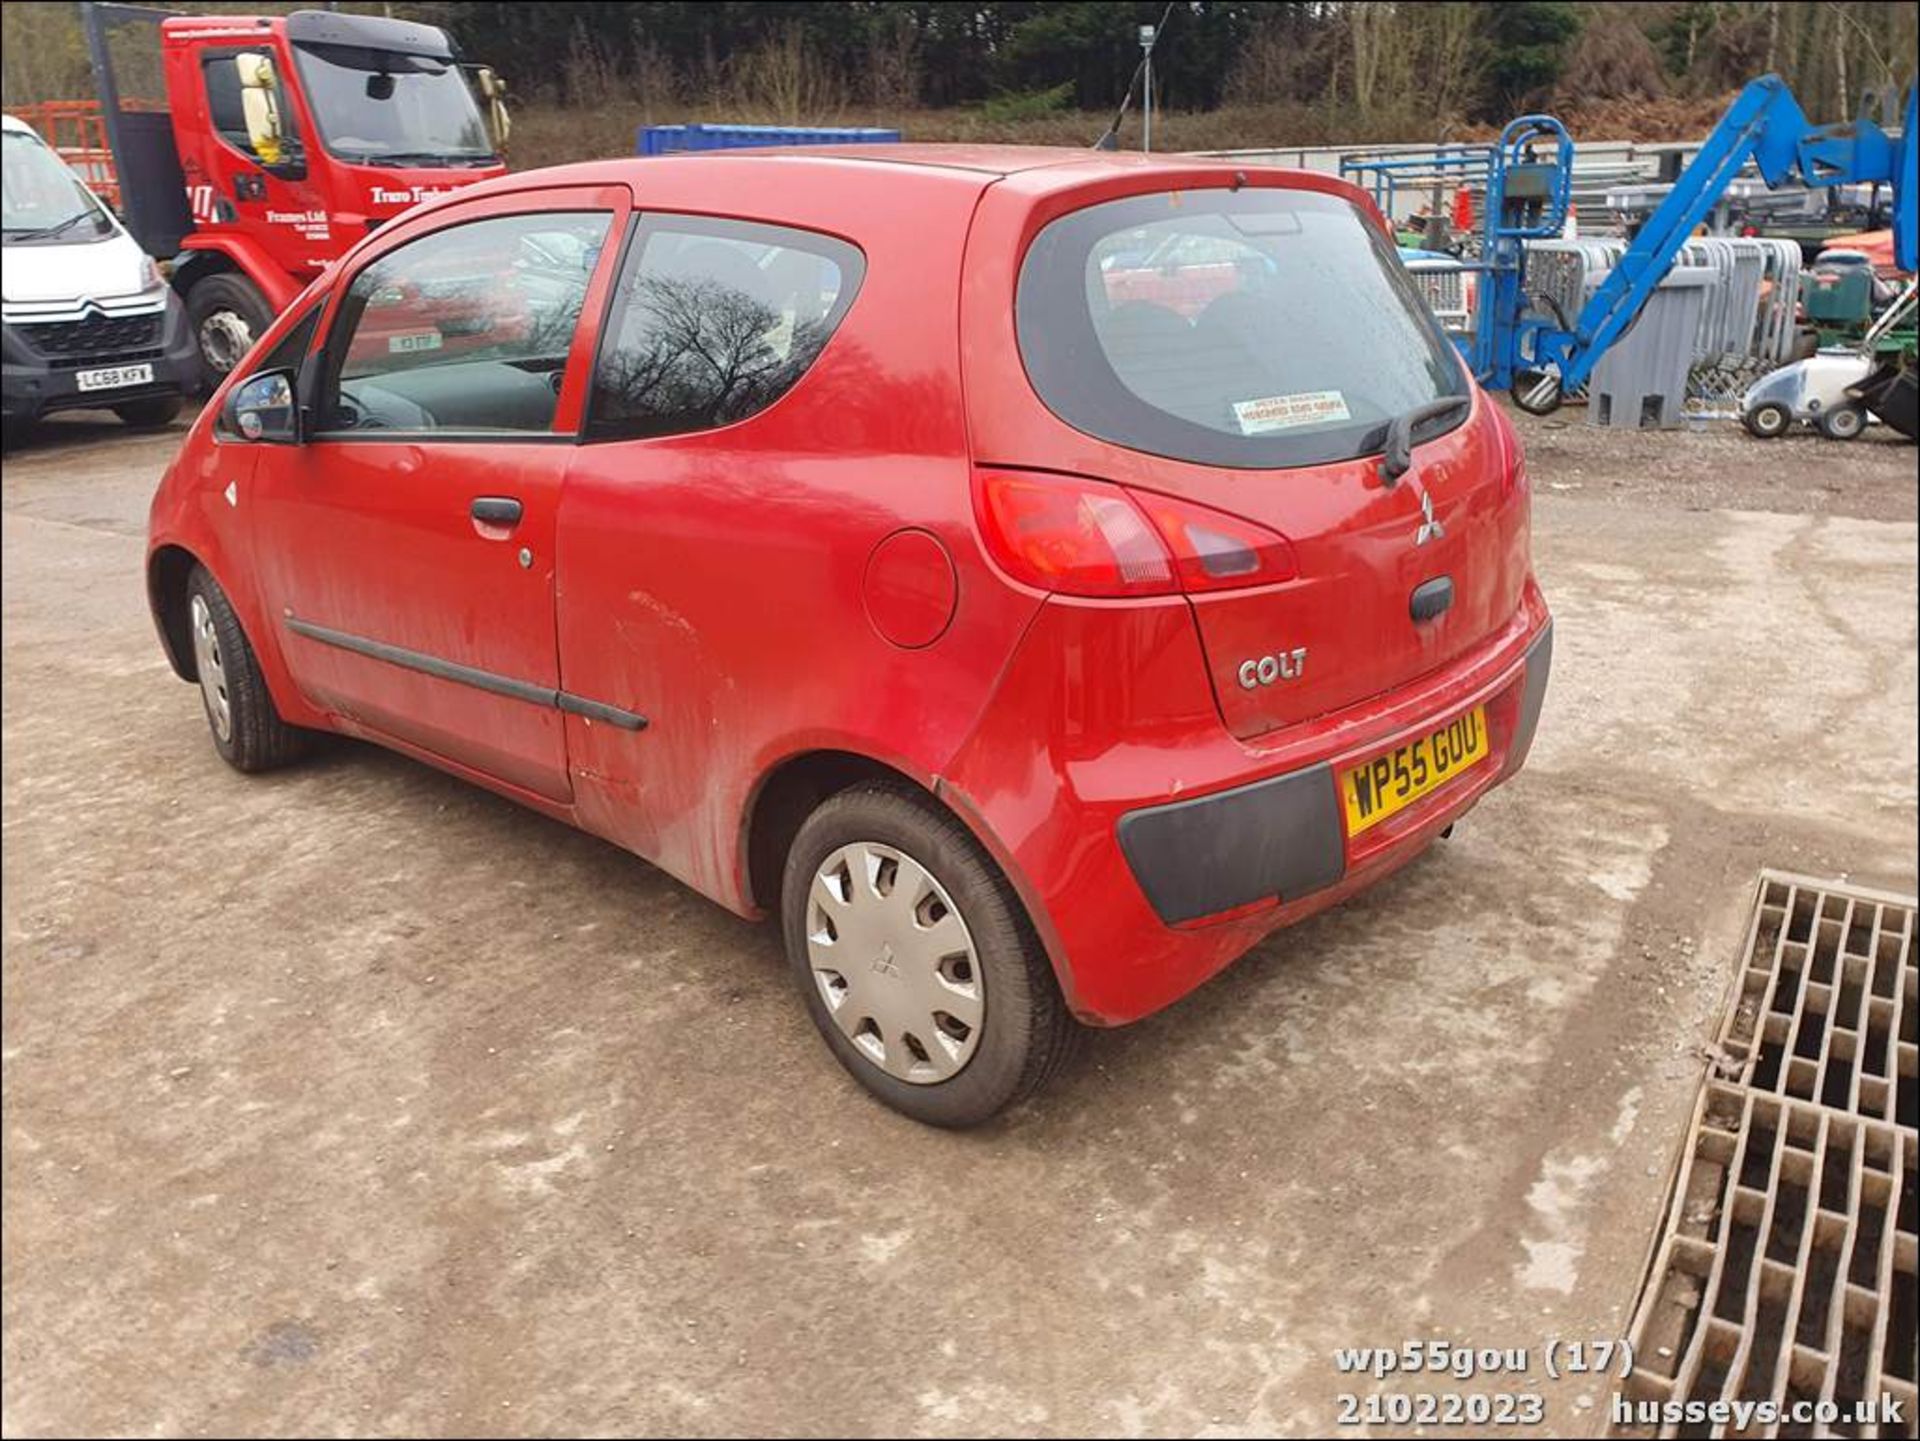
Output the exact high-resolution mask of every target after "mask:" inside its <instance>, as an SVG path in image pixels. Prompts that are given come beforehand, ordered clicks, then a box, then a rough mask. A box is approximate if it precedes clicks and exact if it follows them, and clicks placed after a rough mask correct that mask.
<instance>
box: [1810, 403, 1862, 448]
mask: <svg viewBox="0 0 1920 1441" xmlns="http://www.w3.org/2000/svg"><path fill="white" fill-rule="evenodd" d="M1866 428H1867V413H1866V412H1865V411H1864V410H1862V409H1861V408H1860V407H1859V406H1857V405H1836V406H1834V408H1833V409H1832V410H1829V411H1826V412H1825V413H1823V414H1822V415H1821V417H1820V433H1821V434H1822V435H1824V436H1825V437H1826V438H1827V439H1828V440H1854V439H1857V438H1858V436H1859V434H1860V432H1861V431H1863V430H1865V429H1866Z"/></svg>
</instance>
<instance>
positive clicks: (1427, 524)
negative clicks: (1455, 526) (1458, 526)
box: [1413, 476, 1447, 545]
mask: <svg viewBox="0 0 1920 1441" xmlns="http://www.w3.org/2000/svg"><path fill="white" fill-rule="evenodd" d="M1413 483H1414V485H1415V486H1417V487H1418V488H1419V491H1420V529H1418V530H1416V531H1415V532H1414V533H1413V543H1414V544H1415V545H1425V544H1426V543H1427V542H1428V541H1430V540H1438V539H1440V537H1442V536H1443V535H1445V534H1446V533H1447V528H1446V527H1445V526H1444V525H1442V524H1440V521H1439V519H1438V518H1437V517H1435V515H1434V513H1433V497H1432V496H1431V495H1430V494H1428V493H1427V488H1426V486H1424V485H1421V484H1420V478H1419V477H1418V476H1415V477H1414V480H1413Z"/></svg>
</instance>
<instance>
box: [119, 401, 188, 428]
mask: <svg viewBox="0 0 1920 1441" xmlns="http://www.w3.org/2000/svg"><path fill="white" fill-rule="evenodd" d="M185 404H186V402H185V401H183V400H182V399H181V398H180V397H179V396H177V395H160V396H155V397H154V398H153V399H151V400H130V401H128V402H127V403H126V404H125V405H116V406H114V408H113V413H114V414H115V415H117V416H119V417H120V420H121V423H122V424H124V425H130V426H132V427H133V428H134V429H135V430H164V429H165V428H166V427H167V426H169V425H172V424H173V422H174V418H175V417H176V416H178V415H179V414H180V411H181V408H182V407H183V406H184V405H185Z"/></svg>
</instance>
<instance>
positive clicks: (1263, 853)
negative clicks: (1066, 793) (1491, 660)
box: [1119, 622, 1553, 925]
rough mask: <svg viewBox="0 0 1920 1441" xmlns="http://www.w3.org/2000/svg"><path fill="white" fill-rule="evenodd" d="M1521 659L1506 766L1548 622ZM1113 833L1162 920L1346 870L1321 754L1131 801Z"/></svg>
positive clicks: (1521, 736)
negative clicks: (1254, 776)
mask: <svg viewBox="0 0 1920 1441" xmlns="http://www.w3.org/2000/svg"><path fill="white" fill-rule="evenodd" d="M1523 664H1524V666H1525V679H1524V681H1523V682H1522V683H1521V689H1520V700H1519V711H1518V714H1517V715H1516V717H1515V719H1514V721H1513V725H1512V728H1511V731H1510V734H1509V735H1508V737H1507V743H1506V764H1505V769H1506V771H1507V772H1508V773H1511V772H1512V771H1513V770H1515V769H1517V768H1518V767H1519V765H1520V763H1521V762H1522V761H1523V760H1524V759H1525V758H1526V753H1527V751H1528V749H1529V748H1530V747H1531V746H1532V745H1533V732H1534V728H1535V727H1536V726H1537V725H1538V724H1539V722H1540V705H1541V702H1542V701H1544V700H1545V699H1546V694H1547V675H1548V672H1549V671H1550V670H1551V669H1552V666H1553V625H1552V623H1551V622H1549V623H1548V624H1547V625H1546V626H1545V627H1543V628H1542V629H1541V631H1540V633H1539V634H1538V635H1537V636H1535V637H1534V639H1533V642H1532V644H1531V645H1530V646H1529V647H1528V648H1527V652H1526V658H1525V660H1524V662H1523ZM1446 718H1447V717H1445V716H1440V717H1436V720H1445V719H1446ZM1375 749H1378V747H1375ZM1354 759H1358V757H1357V756H1356V757H1354ZM1490 759H1492V758H1490ZM1482 764H1487V762H1483V763H1482ZM1440 794H1441V793H1440V792H1435V793H1434V795H1433V797H1431V798H1432V799H1436V800H1437V799H1438V798H1439V796H1440ZM1119 835H1120V849H1121V851H1122V853H1123V854H1124V855H1125V856H1126V858H1127V865H1128V867H1129V868H1130V869H1131V870H1132V872H1133V877H1134V879H1135V880H1136V881H1138V882H1139V884H1140V889H1141V890H1142V891H1144V892H1145V893H1146V897H1147V902H1148V904H1149V905H1151V906H1152V907H1153V909H1154V913H1155V914H1156V915H1157V916H1159V918H1160V919H1161V920H1162V921H1164V922H1165V923H1167V924H1168V925H1179V924H1182V923H1184V922H1188V921H1196V920H1200V919H1203V918H1204V917H1207V916H1217V915H1220V914H1221V913H1223V912H1226V911H1232V910H1238V909H1239V908H1240V907H1242V906H1247V905H1252V904H1254V903H1255V902H1258V901H1264V900H1268V899H1271V898H1275V897H1284V898H1285V899H1286V900H1289V901H1297V900H1301V899H1303V898H1305V897H1307V896H1310V895H1313V894H1315V893H1316V892H1319V891H1324V890H1326V889H1328V888H1329V887H1332V886H1336V885H1338V884H1339V883H1340V882H1341V881H1343V880H1344V879H1346V875H1347V834H1346V820H1345V816H1344V815H1343V813H1342V807H1341V804H1340V794H1339V785H1338V779H1337V767H1336V766H1335V765H1333V764H1332V763H1330V762H1327V761H1322V762H1320V763H1319V764H1318V765H1313V766H1308V767H1306V768H1305V769H1303V770H1296V771H1288V772H1285V773H1283V774H1281V775H1277V776H1269V777H1268V778H1267V779H1265V780H1261V781H1255V782H1254V783H1253V784H1251V785H1245V786H1236V787H1234V788H1233V789H1231V790H1225V791H1218V792H1216V793H1214V794H1213V795H1208V796H1201V797H1199V798H1198V799H1196V800H1190V801H1175V802H1173V803H1171V804H1168V805H1159V806H1144V807H1142V808H1141V809H1139V810H1136V811H1129V812H1127V814H1125V815H1124V816H1122V817H1121V818H1120V826H1119Z"/></svg>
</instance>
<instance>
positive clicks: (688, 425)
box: [587, 217, 866, 440]
mask: <svg viewBox="0 0 1920 1441" xmlns="http://www.w3.org/2000/svg"><path fill="white" fill-rule="evenodd" d="M865 264H866V262H865V260H864V258H863V257H862V256H861V254H860V252H859V251H858V250H857V249H855V248H854V247H853V246H851V245H849V244H847V243H846V242H845V241H844V240H835V239H833V238H832V237H830V236H825V235H816V234H814V233H813V232H811V231H806V230H790V229H787V228H786V227H784V226H777V225H756V224H749V223H748V222H746V221H737V220H703V219H692V218H681V217H674V218H663V219H658V220H649V221H647V222H645V223H643V224H642V226H641V228H640V231H639V233H638V235H636V236H635V241H634V246H633V249H632V250H631V251H630V252H629V254H628V256H627V260H626V265H625V268H624V270H623V272H622V274H621V276H620V282H619V286H618V288H617V291H616V298H615V301H614V314H613V319H612V321H611V322H610V324H609V326H608V328H607V332H606V336H605V339H604V340H603V342H602V344H601V347H600V357H599V362H598V364H597V365H596V366H595V369H594V377H593V398H592V401H591V403H590V408H589V411H588V422H587V435H588V438H589V439H594V440H609V439H632V438H637V437H643V436H655V435H677V434H684V433H686V432H689V431H697V430H710V429H712V428H713V427H715V426H721V425H729V424H731V423H733V422H734V421H738V420H745V419H746V418H747V417H748V416H750V415H753V414H755V413H756V412H758V411H761V410H765V409H766V408H767V407H768V406H769V405H772V404H773V403H774V401H776V400H778V399H779V398H780V397H781V396H782V395H785V394H786V393H787V391H788V390H790V389H792V388H793V386H794V384H795V383H796V382H797V381H798V380H799V379H800V377H801V376H802V375H804V374H806V372H807V369H808V367H810V366H811V365H812V364H813V362H814V360H815V359H816V358H817V357H818V356H819V354H820V352H821V350H822V349H824V348H825V346H826V343H827V340H828V338H829V337H830V336H832V334H833V332H834V329H835V327H837V326H838V325H839V324H840V321H841V318H842V317H843V316H845V315H846V313H847V309H848V307H849V306H851V305H852V304H853V297H854V292H855V291H857V290H858V289H859V286H860V278H861V275H862V274H863V272H864V270H865Z"/></svg>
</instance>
